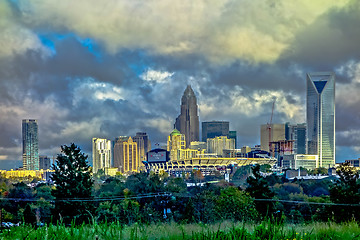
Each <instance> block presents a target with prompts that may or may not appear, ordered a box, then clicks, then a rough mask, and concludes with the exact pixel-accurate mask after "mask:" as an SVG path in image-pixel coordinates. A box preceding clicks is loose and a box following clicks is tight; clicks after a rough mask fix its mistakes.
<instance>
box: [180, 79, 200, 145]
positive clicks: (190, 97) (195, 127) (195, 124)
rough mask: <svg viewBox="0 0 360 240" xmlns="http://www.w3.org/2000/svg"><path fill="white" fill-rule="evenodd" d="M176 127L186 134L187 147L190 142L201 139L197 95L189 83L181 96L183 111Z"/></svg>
mask: <svg viewBox="0 0 360 240" xmlns="http://www.w3.org/2000/svg"><path fill="white" fill-rule="evenodd" d="M174 128H175V129H178V130H179V131H180V133H181V134H184V135H185V142H186V147H187V148H188V147H189V146H190V142H193V141H199V115H198V106H197V101H196V96H195V93H194V91H193V90H192V88H191V86H190V85H188V86H187V88H186V89H185V92H184V94H183V96H182V98H181V113H180V115H179V116H178V117H177V118H176V121H175V124H174Z"/></svg>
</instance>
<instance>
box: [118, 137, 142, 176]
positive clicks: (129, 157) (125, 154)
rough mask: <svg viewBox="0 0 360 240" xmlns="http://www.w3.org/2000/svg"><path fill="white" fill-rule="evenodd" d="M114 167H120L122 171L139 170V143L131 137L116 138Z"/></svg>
mask: <svg viewBox="0 0 360 240" xmlns="http://www.w3.org/2000/svg"><path fill="white" fill-rule="evenodd" d="M114 167H116V168H118V169H119V171H120V172H121V173H128V172H139V168H140V163H139V156H138V148H137V143H136V142H134V141H133V139H132V138H131V137H119V138H116V142H115V145H114Z"/></svg>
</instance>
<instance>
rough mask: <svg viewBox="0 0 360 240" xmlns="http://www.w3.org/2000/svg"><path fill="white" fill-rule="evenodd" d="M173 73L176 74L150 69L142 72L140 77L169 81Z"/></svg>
mask: <svg viewBox="0 0 360 240" xmlns="http://www.w3.org/2000/svg"><path fill="white" fill-rule="evenodd" d="M172 75H174V73H173V72H172V73H171V72H167V71H156V70H152V69H148V70H147V71H146V72H144V73H143V74H141V76H140V77H141V78H142V79H143V80H145V81H149V82H156V83H163V82H166V81H169V78H171V77H172Z"/></svg>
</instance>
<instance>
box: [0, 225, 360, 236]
mask: <svg viewBox="0 0 360 240" xmlns="http://www.w3.org/2000/svg"><path fill="white" fill-rule="evenodd" d="M0 239H11V240H15V239H44V240H45V239H64V240H65V239H69V240H80V239H84V240H85V239H86V240H88V239H98V240H105V239H112V240H113V239H134V240H135V239H149V240H150V239H259V240H263V239H288V240H290V239H291V240H294V239H297V240H300V239H303V240H305V239H327V240H328V239H341V240H347V239H360V228H359V225H358V223H356V222H349V223H343V224H336V223H332V222H329V223H316V222H314V223H312V224H306V225H305V224H303V225H290V224H284V225H278V224H272V223H269V222H263V223H261V224H250V223H245V224H244V223H232V222H230V221H225V222H222V223H218V224H177V223H160V224H151V225H138V224H134V225H132V226H122V225H120V224H116V223H111V224H88V225H81V226H70V227H65V226H63V225H49V226H45V227H39V228H33V227H31V226H19V227H13V228H11V229H5V230H3V231H2V232H1V233H0Z"/></svg>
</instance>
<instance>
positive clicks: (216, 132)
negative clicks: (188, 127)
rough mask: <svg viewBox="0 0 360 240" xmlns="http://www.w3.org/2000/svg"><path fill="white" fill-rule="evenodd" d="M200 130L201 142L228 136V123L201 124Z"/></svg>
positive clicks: (212, 122)
mask: <svg viewBox="0 0 360 240" xmlns="http://www.w3.org/2000/svg"><path fill="white" fill-rule="evenodd" d="M201 128H202V141H203V142H206V139H208V138H215V137H220V136H229V122H226V121H211V122H202V123H201Z"/></svg>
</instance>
